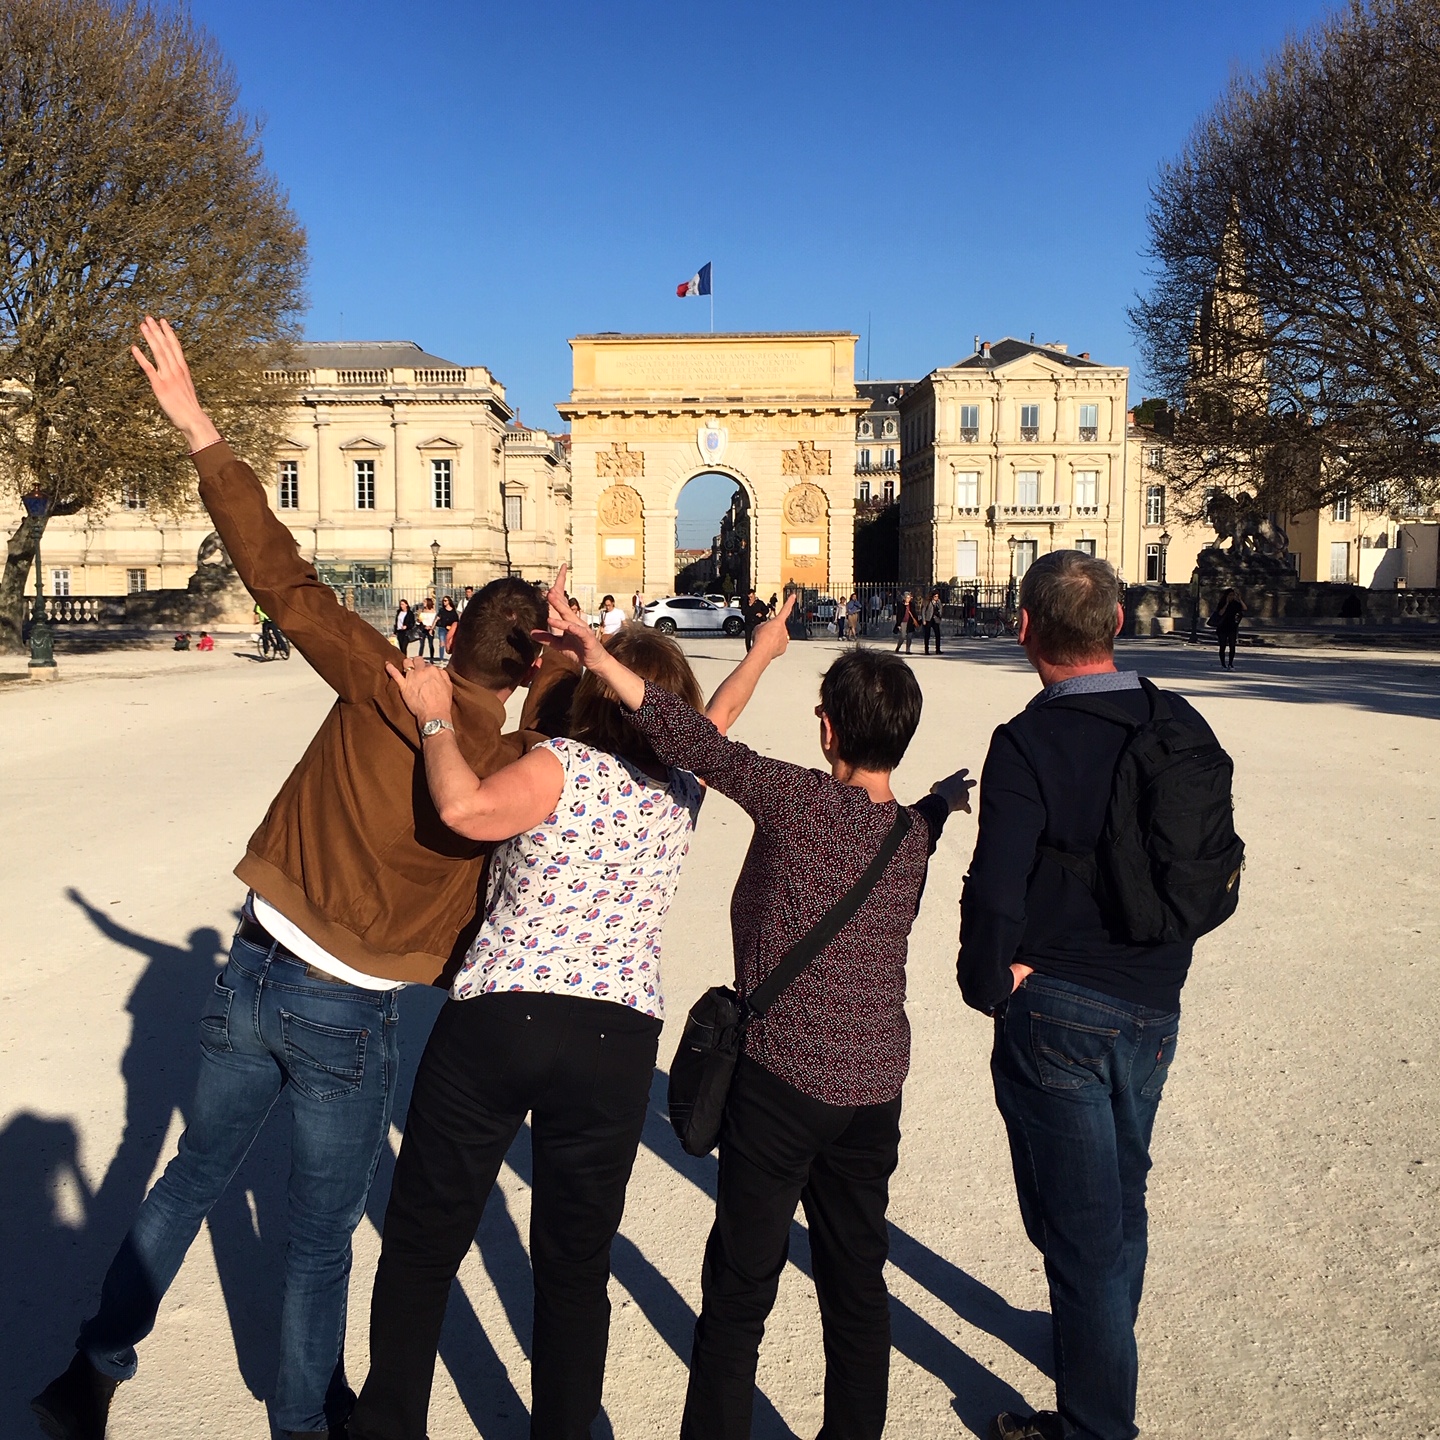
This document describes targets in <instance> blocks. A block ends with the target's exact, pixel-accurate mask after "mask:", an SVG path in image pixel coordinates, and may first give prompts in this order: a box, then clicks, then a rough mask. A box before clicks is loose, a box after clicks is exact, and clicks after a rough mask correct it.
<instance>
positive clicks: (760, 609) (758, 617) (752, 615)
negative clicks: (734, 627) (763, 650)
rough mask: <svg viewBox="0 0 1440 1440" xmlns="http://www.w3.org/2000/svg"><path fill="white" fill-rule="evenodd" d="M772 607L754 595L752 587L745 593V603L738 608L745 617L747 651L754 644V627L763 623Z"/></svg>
mask: <svg viewBox="0 0 1440 1440" xmlns="http://www.w3.org/2000/svg"><path fill="white" fill-rule="evenodd" d="M771 611H772V607H771V606H769V605H767V604H766V603H765V602H764V601H763V600H761V599H760V597H759V596H758V595H756V593H755V587H754V586H753V585H752V586H751V587H750V589H748V590H747V591H746V592H745V603H744V604H743V605H742V606H741V607H740V613H741V615H743V616H744V617H745V648H746V650H749V649H750V647H751V646H752V645H753V644H754V643H755V627H756V626H757V625H761V624H763V623H764V622H765V620H766V618H767V617H768V616H769V615H770V614H771Z"/></svg>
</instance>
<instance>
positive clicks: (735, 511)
mask: <svg viewBox="0 0 1440 1440" xmlns="http://www.w3.org/2000/svg"><path fill="white" fill-rule="evenodd" d="M687 500H688V502H689V503H688V504H687ZM671 508H672V509H673V510H674V512H675V589H676V592H677V593H678V594H682V595H683V594H686V593H689V592H694V591H703V592H706V593H720V594H725V595H739V596H743V595H744V594H745V591H746V590H747V589H748V587H749V585H750V583H751V581H752V579H753V576H754V573H755V557H754V537H753V533H752V518H753V515H754V509H755V497H754V494H753V492H752V490H751V487H750V482H749V481H748V480H747V479H746V478H745V476H743V475H741V474H740V473H739V472H738V471H734V470H730V469H727V468H723V467H720V466H710V467H707V468H705V469H701V470H696V471H695V472H694V473H693V474H690V475H687V476H686V477H685V478H684V479H683V480H682V481H681V482H680V483H679V485H678V486H677V487H676V489H675V492H674V495H673V496H672V497H671Z"/></svg>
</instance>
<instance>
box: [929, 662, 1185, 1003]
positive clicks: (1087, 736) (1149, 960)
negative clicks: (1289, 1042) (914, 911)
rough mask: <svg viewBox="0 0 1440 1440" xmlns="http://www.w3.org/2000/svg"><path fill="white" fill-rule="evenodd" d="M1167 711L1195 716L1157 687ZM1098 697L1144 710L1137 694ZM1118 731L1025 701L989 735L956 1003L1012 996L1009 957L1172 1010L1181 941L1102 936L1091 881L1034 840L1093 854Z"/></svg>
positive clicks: (1181, 971)
mask: <svg viewBox="0 0 1440 1440" xmlns="http://www.w3.org/2000/svg"><path fill="white" fill-rule="evenodd" d="M1167 694H1168V696H1169V699H1170V702H1171V704H1172V706H1173V707H1174V709H1175V712H1176V714H1177V715H1180V716H1184V717H1185V718H1187V719H1191V720H1193V721H1195V722H1197V723H1199V724H1201V725H1204V723H1205V722H1204V721H1203V720H1201V719H1200V717H1199V716H1198V715H1197V714H1196V713H1195V710H1194V708H1193V707H1192V706H1191V705H1189V704H1188V702H1186V701H1185V700H1183V699H1181V698H1180V696H1178V695H1175V694H1174V693H1173V692H1167ZM1105 699H1106V700H1108V701H1110V702H1111V703H1113V704H1115V705H1117V706H1119V707H1121V708H1122V709H1124V710H1126V711H1127V712H1129V713H1131V714H1133V715H1134V716H1135V718H1136V719H1137V720H1142V719H1144V718H1146V716H1147V715H1148V714H1149V704H1148V702H1147V701H1146V699H1145V696H1144V693H1143V692H1142V691H1140V690H1138V689H1124V690H1109V691H1107V692H1106V693H1105ZM1127 733H1128V732H1127V731H1126V730H1125V729H1124V728H1123V727H1122V726H1120V725H1117V724H1116V723H1114V722H1113V721H1110V720H1104V719H1101V718H1100V717H1099V716H1097V715H1092V714H1088V713H1086V712H1084V711H1081V710H1078V709H1073V708H1070V707H1068V706H1067V705H1066V704H1065V699H1064V697H1063V696H1060V697H1057V698H1055V699H1052V700H1047V701H1043V702H1041V703H1039V704H1033V705H1031V706H1030V708H1028V709H1026V710H1024V711H1023V712H1022V713H1021V714H1019V715H1017V716H1016V717H1015V718H1014V719H1013V720H1011V721H1009V722H1008V723H1007V724H1004V725H1002V726H1000V728H999V729H998V730H996V731H995V734H994V736H993V737H992V739H991V741H990V753H989V754H988V755H987V756H986V758H985V768H984V770H983V772H982V773H981V778H980V827H979V835H978V838H977V839H976V842H975V854H974V857H973V858H972V859H971V861H970V872H969V874H968V875H967V876H966V877H965V887H964V889H963V891H962V892H961V898H960V959H959V964H958V967H957V969H958V975H959V980H960V990H961V993H962V994H963V995H964V997H965V1002H966V1004H968V1005H972V1006H974V1007H975V1009H977V1010H984V1011H986V1012H989V1011H991V1010H993V1009H995V1007H996V1006H997V1005H999V1004H1000V1003H1001V1001H1003V1000H1004V999H1005V998H1006V996H1008V995H1009V994H1010V991H1011V984H1012V978H1011V974H1010V968H1009V967H1010V966H1011V964H1013V963H1019V964H1022V965H1029V966H1031V967H1032V968H1033V969H1035V970H1036V971H1038V972H1039V973H1041V974H1045V975H1050V976H1053V977H1055V978H1056V979H1060V980H1068V981H1071V982H1072V983H1074V984H1076V985H1084V986H1086V987H1087V988H1089V989H1092V990H1099V991H1101V992H1102V993H1104V994H1107V995H1114V996H1116V997H1117V998H1119V999H1121V1000H1126V1001H1131V1002H1133V1003H1135V1004H1139V1005H1148V1006H1152V1007H1153V1008H1155V1009H1157V1010H1167V1011H1171V1010H1176V1009H1178V1008H1179V1004H1180V987H1181V986H1182V985H1183V984H1184V983H1185V975H1186V972H1187V971H1188V969H1189V967H1190V956H1191V952H1192V948H1193V947H1192V946H1190V945H1154V946H1143V945H1130V944H1125V943H1121V942H1118V941H1115V940H1112V939H1111V938H1110V936H1109V934H1108V933H1107V932H1106V929H1105V926H1104V924H1103V922H1102V919H1101V914H1100V907H1099V905H1098V904H1097V903H1096V900H1095V897H1094V895H1093V894H1092V893H1091V891H1090V890H1089V888H1088V887H1087V886H1086V885H1085V884H1084V883H1083V882H1082V881H1081V880H1080V879H1079V878H1078V877H1077V876H1075V875H1074V874H1073V873H1072V872H1071V871H1069V870H1067V869H1065V868H1064V867H1063V866H1061V865H1060V864H1059V863H1058V862H1057V861H1055V860H1053V859H1051V858H1049V857H1048V856H1047V857H1044V858H1042V857H1041V856H1040V855H1039V853H1038V851H1039V847H1040V846H1042V845H1047V846H1053V847H1054V848H1055V849H1057V850H1065V851H1069V852H1072V853H1075V852H1084V851H1088V850H1092V849H1094V847H1095V842H1096V840H1097V839H1098V838H1099V835H1100V830H1101V827H1102V825H1103V824H1104V820H1105V809H1106V806H1107V805H1108V803H1109V800H1110V785H1111V781H1112V779H1113V777H1114V773H1115V765H1116V762H1117V761H1118V759H1119V757H1120V750H1121V747H1122V746H1123V745H1124V743H1125V740H1126V737H1127Z"/></svg>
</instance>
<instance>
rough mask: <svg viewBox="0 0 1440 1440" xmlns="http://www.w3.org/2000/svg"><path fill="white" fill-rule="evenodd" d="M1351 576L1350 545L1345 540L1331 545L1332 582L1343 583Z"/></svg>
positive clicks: (1335, 583) (1334, 583)
mask: <svg viewBox="0 0 1440 1440" xmlns="http://www.w3.org/2000/svg"><path fill="white" fill-rule="evenodd" d="M1349 578H1350V547H1349V545H1347V544H1346V543H1345V541H1343V540H1336V541H1333V542H1332V543H1331V546H1330V583H1331V584H1332V585H1343V584H1344V583H1345V582H1346V581H1347V580H1348V579H1349Z"/></svg>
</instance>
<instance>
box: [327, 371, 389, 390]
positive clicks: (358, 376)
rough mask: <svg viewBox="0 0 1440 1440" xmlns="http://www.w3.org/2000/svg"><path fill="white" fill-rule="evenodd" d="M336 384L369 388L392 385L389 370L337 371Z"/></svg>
mask: <svg viewBox="0 0 1440 1440" xmlns="http://www.w3.org/2000/svg"><path fill="white" fill-rule="evenodd" d="M335 383H336V384H337V385H364V386H367V387H370V386H375V385H388V384H389V383H390V372H389V371H388V370H337V371H336V372H335Z"/></svg>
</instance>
